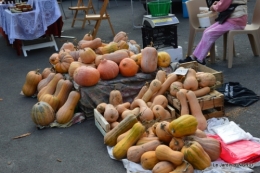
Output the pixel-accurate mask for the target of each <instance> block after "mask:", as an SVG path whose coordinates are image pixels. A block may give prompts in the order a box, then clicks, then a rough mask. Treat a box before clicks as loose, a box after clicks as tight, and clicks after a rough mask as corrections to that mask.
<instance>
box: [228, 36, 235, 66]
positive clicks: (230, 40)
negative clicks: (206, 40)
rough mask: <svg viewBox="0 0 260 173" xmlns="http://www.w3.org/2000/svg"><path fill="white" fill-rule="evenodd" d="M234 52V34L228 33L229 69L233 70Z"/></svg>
mask: <svg viewBox="0 0 260 173" xmlns="http://www.w3.org/2000/svg"><path fill="white" fill-rule="evenodd" d="M233 50H234V40H233V34H232V32H229V33H228V36H227V58H228V68H232V63H233V56H234V55H233Z"/></svg>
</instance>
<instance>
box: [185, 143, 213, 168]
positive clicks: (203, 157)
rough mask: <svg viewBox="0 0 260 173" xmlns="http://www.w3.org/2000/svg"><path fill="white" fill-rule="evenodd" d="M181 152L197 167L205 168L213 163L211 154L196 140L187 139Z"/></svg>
mask: <svg viewBox="0 0 260 173" xmlns="http://www.w3.org/2000/svg"><path fill="white" fill-rule="evenodd" d="M181 152H182V153H183V154H184V159H185V160H186V161H188V162H189V163H190V164H191V165H192V166H193V168H195V169H198V170H204V169H206V168H207V167H209V166H210V165H211V160H210V157H209V155H208V154H207V153H206V152H205V150H204V149H203V147H202V146H201V145H200V144H199V143H198V142H196V141H186V142H185V145H184V146H183V147H182V149H181Z"/></svg>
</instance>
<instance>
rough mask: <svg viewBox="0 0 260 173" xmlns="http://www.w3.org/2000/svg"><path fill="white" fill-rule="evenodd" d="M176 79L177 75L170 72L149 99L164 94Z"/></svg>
mask: <svg viewBox="0 0 260 173" xmlns="http://www.w3.org/2000/svg"><path fill="white" fill-rule="evenodd" d="M177 80H178V76H177V75H176V74H174V73H172V74H171V75H170V76H169V77H167V78H166V80H165V81H164V82H163V84H162V85H161V87H160V89H159V90H158V91H157V92H156V93H155V94H153V96H152V98H151V101H153V99H154V98H155V97H156V96H157V95H163V94H165V92H166V91H167V90H168V89H169V87H170V85H171V84H172V83H173V82H174V81H177Z"/></svg>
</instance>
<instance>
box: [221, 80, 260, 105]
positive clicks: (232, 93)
mask: <svg viewBox="0 0 260 173" xmlns="http://www.w3.org/2000/svg"><path fill="white" fill-rule="evenodd" d="M217 90H218V91H219V92H221V93H222V94H224V96H225V97H224V100H225V102H226V103H231V104H233V105H239V106H244V107H246V106H249V105H251V104H253V103H255V102H256V101H258V100H259V96H257V95H256V94H255V93H254V92H253V91H251V90H249V89H247V88H245V87H243V86H241V85H240V83H238V82H228V83H225V84H223V86H222V87H221V88H219V89H217Z"/></svg>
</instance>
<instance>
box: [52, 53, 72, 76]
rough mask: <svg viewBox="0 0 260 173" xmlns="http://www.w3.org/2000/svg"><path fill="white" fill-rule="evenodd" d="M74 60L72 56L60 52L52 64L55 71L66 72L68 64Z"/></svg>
mask: <svg viewBox="0 0 260 173" xmlns="http://www.w3.org/2000/svg"><path fill="white" fill-rule="evenodd" d="M73 61H74V59H73V57H72V56H71V55H70V54H68V53H60V54H59V61H58V63H56V64H55V65H54V68H55V70H56V72H57V73H68V70H69V67H70V64H71V63H72V62H73Z"/></svg>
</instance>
